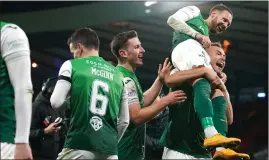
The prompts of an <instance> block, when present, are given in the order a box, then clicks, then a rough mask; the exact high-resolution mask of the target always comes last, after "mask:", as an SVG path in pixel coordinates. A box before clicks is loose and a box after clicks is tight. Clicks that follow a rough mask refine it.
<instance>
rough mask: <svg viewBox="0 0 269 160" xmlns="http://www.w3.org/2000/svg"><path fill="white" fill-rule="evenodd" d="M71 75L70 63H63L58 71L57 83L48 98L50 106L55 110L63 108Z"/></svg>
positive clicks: (69, 86)
mask: <svg viewBox="0 0 269 160" xmlns="http://www.w3.org/2000/svg"><path fill="white" fill-rule="evenodd" d="M71 74H72V65H71V62H70V61H69V60H68V61H66V62H64V64H63V65H62V67H61V69H60V71H59V78H58V81H57V83H56V85H55V88H54V91H53V93H52V95H51V97H50V103H51V106H52V108H54V109H55V110H57V109H60V108H61V107H62V106H63V103H64V102H65V100H66V97H67V95H68V93H69V91H70V88H71Z"/></svg>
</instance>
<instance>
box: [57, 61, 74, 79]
mask: <svg viewBox="0 0 269 160" xmlns="http://www.w3.org/2000/svg"><path fill="white" fill-rule="evenodd" d="M71 75H72V64H71V61H69V60H68V61H65V62H64V63H63V65H62V66H61V68H60V71H59V76H65V77H69V78H71Z"/></svg>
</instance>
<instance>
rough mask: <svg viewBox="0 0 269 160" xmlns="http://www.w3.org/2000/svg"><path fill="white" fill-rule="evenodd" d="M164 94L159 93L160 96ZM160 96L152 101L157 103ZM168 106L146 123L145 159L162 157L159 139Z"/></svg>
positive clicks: (165, 120) (166, 117)
mask: <svg viewBox="0 0 269 160" xmlns="http://www.w3.org/2000/svg"><path fill="white" fill-rule="evenodd" d="M162 96H164V94H162V95H161V97H162ZM159 99H160V97H158V98H157V99H156V101H155V102H154V103H157V102H158V100H159ZM168 114H169V110H168V107H167V108H166V109H165V110H163V111H162V112H161V113H159V114H158V115H157V116H156V117H155V118H154V119H153V120H151V121H150V122H148V123H147V131H146V133H147V134H146V140H145V142H146V151H145V152H146V154H145V159H147V160H151V159H154V160H156V159H162V154H163V145H161V144H160V143H159V140H160V138H161V136H162V134H163V131H164V129H165V127H166V124H167V122H168Z"/></svg>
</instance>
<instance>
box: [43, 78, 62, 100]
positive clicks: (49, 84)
mask: <svg viewBox="0 0 269 160" xmlns="http://www.w3.org/2000/svg"><path fill="white" fill-rule="evenodd" d="M57 80H58V77H52V78H48V79H47V80H46V81H45V82H44V83H43V85H42V90H41V92H42V94H43V96H44V97H45V98H47V99H48V100H49V99H50V97H51V95H52V92H53V90H54V87H55V85H56V83H57Z"/></svg>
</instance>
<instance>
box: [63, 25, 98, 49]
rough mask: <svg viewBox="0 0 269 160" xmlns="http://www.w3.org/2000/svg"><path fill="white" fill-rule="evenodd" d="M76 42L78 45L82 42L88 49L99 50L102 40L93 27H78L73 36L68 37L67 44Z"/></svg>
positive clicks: (75, 44)
mask: <svg viewBox="0 0 269 160" xmlns="http://www.w3.org/2000/svg"><path fill="white" fill-rule="evenodd" d="M71 43H72V44H74V46H75V47H76V46H77V44H78V43H81V44H82V45H83V46H84V47H86V48H87V49H95V50H99V46H100V40H99V37H98V35H97V34H96V32H95V31H94V30H92V29H91V28H80V29H77V30H76V31H75V32H74V33H73V34H72V35H71V37H70V38H69V39H68V41H67V44H68V45H70V44H71Z"/></svg>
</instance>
